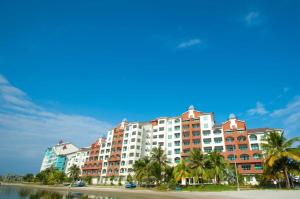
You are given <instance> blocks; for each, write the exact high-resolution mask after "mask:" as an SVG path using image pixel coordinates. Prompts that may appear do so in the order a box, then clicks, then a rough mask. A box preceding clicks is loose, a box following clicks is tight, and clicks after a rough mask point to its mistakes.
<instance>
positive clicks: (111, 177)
mask: <svg viewBox="0 0 300 199" xmlns="http://www.w3.org/2000/svg"><path fill="white" fill-rule="evenodd" d="M114 179H115V176H114V175H111V176H110V177H109V181H110V184H111V185H114Z"/></svg>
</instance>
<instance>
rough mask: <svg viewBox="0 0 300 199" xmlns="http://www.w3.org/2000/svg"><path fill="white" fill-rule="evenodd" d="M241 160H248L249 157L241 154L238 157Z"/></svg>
mask: <svg viewBox="0 0 300 199" xmlns="http://www.w3.org/2000/svg"><path fill="white" fill-rule="evenodd" d="M240 158H241V160H249V155H247V154H242V155H240Z"/></svg>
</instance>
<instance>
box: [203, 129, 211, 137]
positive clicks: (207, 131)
mask: <svg viewBox="0 0 300 199" xmlns="http://www.w3.org/2000/svg"><path fill="white" fill-rule="evenodd" d="M202 133H203V135H204V136H208V135H210V130H205V131H202Z"/></svg>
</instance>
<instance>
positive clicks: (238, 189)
mask: <svg viewBox="0 0 300 199" xmlns="http://www.w3.org/2000/svg"><path fill="white" fill-rule="evenodd" d="M234 148H235V149H234V167H235V176H236V185H237V189H236V190H237V191H240V184H239V177H238V171H237V166H236V145H234Z"/></svg>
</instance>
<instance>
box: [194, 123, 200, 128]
mask: <svg viewBox="0 0 300 199" xmlns="http://www.w3.org/2000/svg"><path fill="white" fill-rule="evenodd" d="M192 127H193V129H197V128H200V125H199V124H193V125H192Z"/></svg>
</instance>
